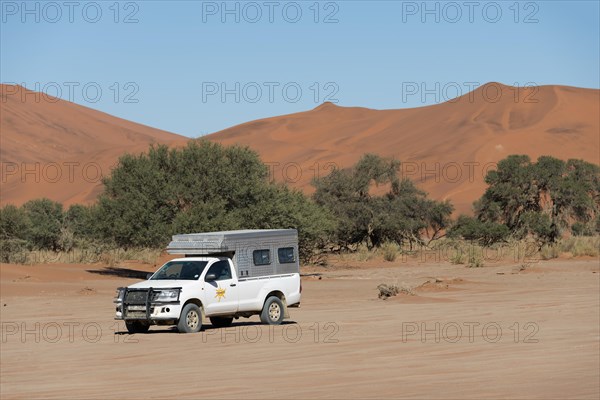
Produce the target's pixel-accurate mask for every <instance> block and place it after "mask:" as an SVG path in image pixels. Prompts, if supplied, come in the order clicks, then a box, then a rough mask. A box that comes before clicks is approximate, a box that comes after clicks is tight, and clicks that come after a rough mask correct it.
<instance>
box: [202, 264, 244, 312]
mask: <svg viewBox="0 0 600 400" xmlns="http://www.w3.org/2000/svg"><path fill="white" fill-rule="evenodd" d="M210 274H214V275H215V276H216V279H215V280H214V281H210V282H206V276H208V275H210ZM203 303H204V309H205V312H206V315H208V316H210V315H215V314H226V313H235V312H237V310H238V287H237V277H236V276H234V275H233V271H232V268H231V262H230V261H229V260H221V261H217V262H215V263H213V264H212V265H211V266H210V267H209V268H208V271H206V275H205V278H204V302H203Z"/></svg>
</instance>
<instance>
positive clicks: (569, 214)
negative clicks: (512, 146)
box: [475, 155, 600, 242]
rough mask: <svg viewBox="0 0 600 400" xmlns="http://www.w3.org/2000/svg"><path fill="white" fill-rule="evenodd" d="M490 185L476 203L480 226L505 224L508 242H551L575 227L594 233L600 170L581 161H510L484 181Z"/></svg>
mask: <svg viewBox="0 0 600 400" xmlns="http://www.w3.org/2000/svg"><path fill="white" fill-rule="evenodd" d="M485 181H486V183H487V184H488V185H489V186H488V188H487V190H486V191H485V193H484V195H483V196H482V197H481V198H480V199H479V200H478V201H477V202H476V203H475V213H476V215H477V217H478V218H479V219H480V220H481V221H488V222H494V223H500V224H504V225H506V226H507V227H508V229H509V230H510V232H511V233H512V235H513V236H515V237H518V238H522V237H525V236H527V235H533V236H536V237H537V238H538V239H540V240H541V241H542V242H548V241H554V240H556V239H557V238H558V237H560V236H561V233H562V231H564V229H568V228H569V227H571V226H573V224H574V223H575V222H579V223H580V224H583V225H585V227H586V228H585V229H582V227H580V225H576V226H577V228H575V229H577V230H579V231H588V230H590V231H591V230H593V229H594V227H593V225H594V223H595V222H594V221H595V218H597V216H598V214H599V212H600V167H598V166H597V165H594V164H590V163H588V162H585V161H583V160H568V161H567V162H564V161H562V160H559V159H556V158H553V157H549V156H542V157H539V158H538V160H537V162H536V163H532V162H531V160H530V159H529V157H528V156H524V155H511V156H509V157H507V158H506V159H504V160H502V161H500V162H499V163H498V168H497V169H496V170H494V171H490V172H489V173H488V174H487V175H486V177H485Z"/></svg>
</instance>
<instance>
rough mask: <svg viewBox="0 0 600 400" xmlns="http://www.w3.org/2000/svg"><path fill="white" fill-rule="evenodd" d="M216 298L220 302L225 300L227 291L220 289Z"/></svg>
mask: <svg viewBox="0 0 600 400" xmlns="http://www.w3.org/2000/svg"><path fill="white" fill-rule="evenodd" d="M215 298H216V299H218V300H219V301H221V299H224V298H225V289H223V288H218V289H217V292H216V294H215Z"/></svg>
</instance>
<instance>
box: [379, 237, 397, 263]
mask: <svg viewBox="0 0 600 400" xmlns="http://www.w3.org/2000/svg"><path fill="white" fill-rule="evenodd" d="M380 250H381V253H382V254H383V259H384V260H385V261H390V262H391V261H395V260H396V257H397V256H398V253H399V252H400V247H399V246H398V245H397V244H396V243H394V242H385V243H384V244H383V245H381V248H380Z"/></svg>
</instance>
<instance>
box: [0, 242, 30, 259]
mask: <svg viewBox="0 0 600 400" xmlns="http://www.w3.org/2000/svg"><path fill="white" fill-rule="evenodd" d="M27 246H28V243H27V241H25V240H23V239H1V240H0V261H1V262H3V263H15V264H24V263H26V262H27V254H28V251H29V249H28V248H27Z"/></svg>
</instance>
